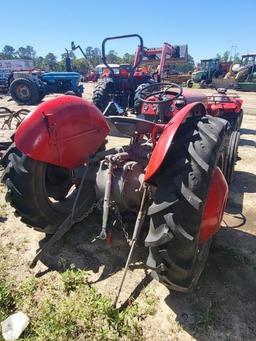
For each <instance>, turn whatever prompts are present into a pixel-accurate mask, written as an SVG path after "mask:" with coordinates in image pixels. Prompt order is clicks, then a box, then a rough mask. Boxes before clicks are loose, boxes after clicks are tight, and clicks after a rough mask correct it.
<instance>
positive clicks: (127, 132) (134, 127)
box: [105, 116, 162, 137]
mask: <svg viewBox="0 0 256 341" xmlns="http://www.w3.org/2000/svg"><path fill="white" fill-rule="evenodd" d="M105 118H106V120H107V122H108V124H109V126H110V135H115V136H126V137H132V136H134V135H135V133H137V134H149V133H152V130H153V128H154V127H156V126H159V128H162V125H161V124H157V123H154V122H150V121H147V120H142V119H139V118H136V117H126V116H108V117H105ZM117 133H119V134H117ZM120 134H121V135H120Z"/></svg>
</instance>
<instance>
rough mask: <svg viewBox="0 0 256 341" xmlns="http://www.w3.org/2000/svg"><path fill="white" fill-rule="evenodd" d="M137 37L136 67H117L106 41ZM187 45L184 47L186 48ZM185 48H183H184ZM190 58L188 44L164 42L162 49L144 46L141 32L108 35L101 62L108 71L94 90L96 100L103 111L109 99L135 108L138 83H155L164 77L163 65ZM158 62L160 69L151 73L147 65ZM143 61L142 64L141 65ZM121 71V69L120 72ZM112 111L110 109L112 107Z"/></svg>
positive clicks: (123, 65) (122, 105)
mask: <svg viewBox="0 0 256 341" xmlns="http://www.w3.org/2000/svg"><path fill="white" fill-rule="evenodd" d="M124 38H138V39H139V42H140V44H139V46H138V48H137V50H136V53H135V58H134V62H133V66H131V65H128V64H121V65H120V66H119V68H118V69H116V68H115V69H114V68H113V67H112V66H111V65H110V64H109V63H108V61H107V56H106V52H105V50H106V43H107V42H108V41H110V40H116V39H124ZM184 47H185V49H184ZM181 50H182V51H181ZM186 58H187V47H186V45H185V46H182V47H180V46H176V47H173V46H171V45H170V44H167V43H164V45H163V47H161V48H145V47H144V45H143V39H142V37H141V36H139V35H138V34H130V35H124V36H117V37H109V38H106V39H104V40H103V42H102V61H103V63H104V64H105V66H106V69H105V73H104V75H103V76H102V77H101V79H99V81H98V84H97V85H96V87H95V89H94V93H93V103H94V104H95V105H96V106H97V107H98V108H99V109H100V110H101V111H102V112H104V110H105V109H106V107H107V106H108V104H109V102H110V101H111V100H112V99H113V102H115V103H116V104H118V105H119V106H120V107H121V108H123V109H127V108H134V95H135V91H136V90H137V88H138V86H140V85H141V84H143V86H145V85H148V84H152V83H155V81H156V79H154V74H155V78H157V81H160V80H161V79H162V76H163V73H164V68H165V67H166V65H168V63H170V62H172V63H173V61H174V60H175V63H183V62H185V60H186ZM154 63H155V64H156V65H159V68H158V70H157V71H156V70H155V72H154V73H153V72H149V70H148V68H147V64H148V65H150V66H152V65H153V64H154ZM141 64H143V66H142V67H140V65H141ZM117 70H118V71H117ZM109 112H111V111H110V110H109Z"/></svg>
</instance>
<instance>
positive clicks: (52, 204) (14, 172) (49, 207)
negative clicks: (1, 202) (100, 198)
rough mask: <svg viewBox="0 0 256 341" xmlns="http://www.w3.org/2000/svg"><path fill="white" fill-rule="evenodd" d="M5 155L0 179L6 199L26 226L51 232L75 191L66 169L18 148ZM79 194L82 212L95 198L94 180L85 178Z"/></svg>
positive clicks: (69, 209)
mask: <svg viewBox="0 0 256 341" xmlns="http://www.w3.org/2000/svg"><path fill="white" fill-rule="evenodd" d="M8 158H9V163H8V165H7V167H6V168H5V171H4V173H3V175H2V182H3V183H5V184H6V186H7V188H8V192H7V194H6V201H9V202H10V204H11V205H12V206H13V207H14V208H15V210H16V214H17V215H18V216H20V217H21V220H22V221H23V222H24V223H26V224H27V225H29V226H30V227H33V228H35V229H36V230H38V231H41V232H44V233H47V234H52V233H55V232H56V229H57V228H58V226H59V225H60V224H61V223H62V221H63V220H64V219H65V218H66V217H67V215H68V214H69V213H70V212H71V209H72V206H73V203H74V200H75V197H76V194H77V191H78V189H77V188H76V187H75V186H72V182H71V174H70V171H69V170H68V169H65V168H61V167H57V166H53V165H50V164H47V163H44V162H40V161H37V160H33V159H31V158H29V157H28V156H26V155H24V154H22V153H21V152H19V153H12V154H10V155H9V157H8ZM72 188H73V192H72V193H70V192H71V189H72ZM81 195H83V198H82V199H83V201H82V202H83V209H84V212H86V211H87V210H88V209H89V208H90V207H91V205H92V204H93V203H94V201H95V190H94V184H93V183H92V182H88V184H87V186H86V193H81Z"/></svg>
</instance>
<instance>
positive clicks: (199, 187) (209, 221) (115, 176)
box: [3, 83, 229, 291]
mask: <svg viewBox="0 0 256 341" xmlns="http://www.w3.org/2000/svg"><path fill="white" fill-rule="evenodd" d="M154 86H155V84H154V85H150V87H151V89H150V88H149V87H147V88H144V89H142V90H141V91H140V92H138V96H139V98H140V100H141V101H142V102H143V106H142V113H141V115H144V119H142V118H138V117H137V118H136V117H124V116H109V117H104V116H103V115H102V114H101V112H100V111H99V110H98V109H97V108H96V107H95V106H94V105H93V104H91V103H90V102H88V101H85V100H83V99H81V98H77V97H74V96H65V97H60V98H56V99H53V100H50V101H48V102H46V103H43V104H41V105H39V106H38V107H37V108H36V109H35V110H34V111H33V112H31V113H30V114H29V115H28V116H27V117H26V118H25V120H24V121H23V123H21V125H20V126H19V127H18V129H17V131H16V134H15V143H16V150H15V149H13V151H12V153H10V154H9V164H8V166H7V168H6V169H5V172H4V175H3V181H4V183H5V184H6V185H7V187H8V193H7V200H8V201H10V203H11V205H12V206H14V207H15V209H16V212H17V214H18V215H20V216H21V217H22V220H23V221H24V222H25V223H27V224H28V225H29V226H32V227H34V228H36V229H37V230H40V231H43V232H45V233H55V234H54V236H53V237H52V238H59V237H60V235H63V234H64V233H65V232H66V231H67V229H68V228H67V224H70V225H72V223H75V222H77V221H80V220H81V219H83V218H85V217H87V216H88V214H90V212H92V209H93V207H95V205H96V203H97V204H99V203H103V216H102V231H101V233H100V235H99V236H98V238H99V239H107V238H108V235H109V233H110V232H111V226H110V225H109V223H108V222H109V216H110V215H111V214H114V212H119V213H120V212H121V213H122V212H125V211H127V210H128V211H134V212H137V218H136V221H135V227H134V233H133V238H132V247H131V252H130V255H129V257H128V260H127V264H128V263H129V261H130V257H131V254H132V251H133V247H134V244H135V242H136V240H137V237H138V235H139V233H140V231H141V230H142V229H146V230H147V237H146V239H145V246H146V247H147V248H148V259H147V267H148V268H150V269H152V273H153V275H154V277H155V278H157V279H159V280H160V281H161V282H162V283H164V284H165V285H166V286H167V287H169V288H173V289H175V290H179V291H187V290H189V289H190V288H191V287H193V286H194V285H195V283H196V282H197V280H198V278H199V276H200V273H201V271H202V270H203V268H204V264H205V262H206V259H207V255H208V252H209V247H210V242H211V239H212V236H213V235H214V234H215V233H216V232H217V231H218V229H219V228H220V222H221V220H222V216H223V212H224V208H225V204H226V200H227V194H228V186H227V182H226V180H225V177H224V175H223V172H224V174H225V160H226V159H227V154H226V153H227V141H228V137H229V125H228V123H227V121H226V120H223V119H220V118H217V117H214V116H211V115H208V113H207V108H208V106H209V103H208V102H207V97H206V96H204V95H202V94H198V93H197V94H196V95H195V94H190V93H185V92H183V89H182V88H181V87H179V86H177V85H175V84H163V83H158V84H157V91H155V88H154ZM152 89H153V93H152ZM150 90H151V91H150ZM145 91H146V92H147V95H146V96H145ZM143 92H144V94H143ZM149 93H150V94H149ZM112 133H114V134H115V135H116V134H121V135H122V136H126V137H127V139H128V140H127V144H125V145H122V146H120V147H119V148H111V149H106V148H105V143H106V142H105V138H106V136H107V135H108V134H112ZM69 213H70V214H69ZM146 215H148V216H149V218H150V224H149V227H148V226H146V225H145V224H143V222H144V219H145V217H146ZM65 218H66V219H65ZM64 219H65V220H64ZM63 220H64V222H63ZM62 222H63V223H62ZM61 223H62V224H61ZM60 224H61V226H60V227H59V225H60ZM69 228H70V227H69ZM52 243H53V242H52ZM126 268H127V267H126Z"/></svg>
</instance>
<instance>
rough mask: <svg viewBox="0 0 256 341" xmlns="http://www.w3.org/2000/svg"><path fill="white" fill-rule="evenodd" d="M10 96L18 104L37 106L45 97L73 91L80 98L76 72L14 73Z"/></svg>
mask: <svg viewBox="0 0 256 341" xmlns="http://www.w3.org/2000/svg"><path fill="white" fill-rule="evenodd" d="M13 78H14V79H13V81H12V83H11V85H10V89H9V91H10V94H11V96H12V98H13V99H14V100H15V101H16V102H17V103H18V104H32V105H33V104H38V103H39V102H41V100H42V99H43V98H44V96H45V95H47V94H50V93H62V94H63V93H65V92H67V91H73V92H74V93H75V94H76V95H77V96H82V93H83V86H82V85H79V81H80V74H79V73H77V72H42V71H38V70H34V71H25V72H14V73H13Z"/></svg>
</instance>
